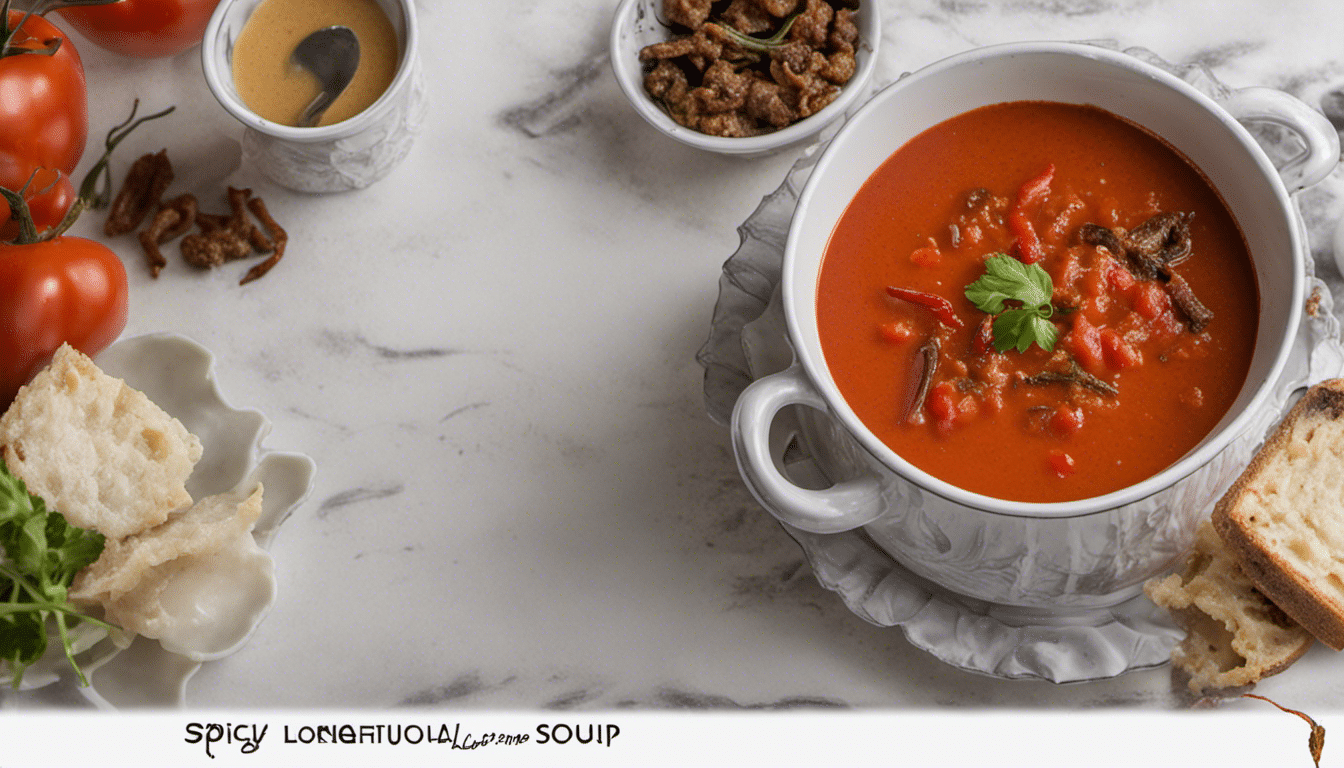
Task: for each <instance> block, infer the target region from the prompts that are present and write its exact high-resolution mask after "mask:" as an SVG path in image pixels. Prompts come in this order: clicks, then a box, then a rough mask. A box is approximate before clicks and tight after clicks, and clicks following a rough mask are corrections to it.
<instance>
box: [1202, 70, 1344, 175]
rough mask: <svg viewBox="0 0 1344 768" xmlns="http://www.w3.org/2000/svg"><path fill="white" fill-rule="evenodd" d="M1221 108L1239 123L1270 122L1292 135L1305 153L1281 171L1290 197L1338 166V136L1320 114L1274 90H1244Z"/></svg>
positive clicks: (1285, 165)
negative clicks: (1296, 138) (1300, 141)
mask: <svg viewBox="0 0 1344 768" xmlns="http://www.w3.org/2000/svg"><path fill="white" fill-rule="evenodd" d="M1219 104H1220V105H1221V106H1222V107H1223V109H1225V110H1227V111H1228V113H1229V114H1231V115H1232V117H1234V118H1236V119H1237V121H1238V122H1242V123H1255V122H1267V123H1272V124H1274V125H1277V126H1280V127H1282V128H1285V129H1287V130H1288V131H1291V132H1292V133H1294V134H1296V135H1297V136H1298V138H1300V139H1301V140H1302V144H1303V146H1304V147H1305V149H1303V150H1302V152H1300V153H1298V154H1297V155H1296V156H1295V157H1293V158H1291V159H1289V160H1288V162H1286V163H1284V165H1283V166H1282V167H1281V168H1279V169H1278V170H1279V176H1280V177H1281V178H1282V179H1283V185H1284V186H1285V187H1286V188H1287V189H1288V194H1290V195H1291V194H1293V193H1294V192H1300V191H1301V190H1303V189H1305V188H1307V187H1310V186H1312V185H1313V184H1316V183H1317V182H1319V181H1321V180H1323V179H1324V178H1325V177H1326V176H1328V175H1330V172H1331V171H1333V170H1334V169H1335V166H1336V165H1337V164H1338V163H1339V134H1338V133H1336V132H1335V127H1334V126H1333V125H1331V124H1330V121H1329V120H1327V119H1326V118H1325V115H1322V114H1321V113H1320V112H1317V111H1316V110H1314V109H1312V108H1311V107H1310V106H1308V105H1307V104H1306V103H1305V102H1303V101H1301V100H1299V99H1297V98H1296V97H1294V96H1290V95H1289V94H1287V93H1284V92H1283V91H1280V90H1276V89H1274V88H1262V87H1252V88H1242V89H1239V90H1237V91H1234V92H1233V93H1232V95H1230V96H1228V97H1227V98H1225V99H1223V100H1221V101H1220V102H1219Z"/></svg>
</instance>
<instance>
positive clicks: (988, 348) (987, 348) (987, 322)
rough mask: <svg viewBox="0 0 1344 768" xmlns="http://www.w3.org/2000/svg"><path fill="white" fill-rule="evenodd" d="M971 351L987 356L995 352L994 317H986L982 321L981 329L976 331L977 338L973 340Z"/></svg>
mask: <svg viewBox="0 0 1344 768" xmlns="http://www.w3.org/2000/svg"><path fill="white" fill-rule="evenodd" d="M971 351H972V352H974V353H975V354H977V355H987V354H989V353H990V352H992V351H994V316H993V315H986V316H985V319H983V320H981V321H980V327H979V328H977V329H975V336H974V338H972V339H971Z"/></svg>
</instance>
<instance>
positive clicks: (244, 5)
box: [201, 0, 425, 192]
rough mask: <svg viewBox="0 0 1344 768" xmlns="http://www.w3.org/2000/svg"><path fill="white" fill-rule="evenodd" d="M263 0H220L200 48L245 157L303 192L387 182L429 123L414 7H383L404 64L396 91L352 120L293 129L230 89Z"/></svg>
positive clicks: (398, 0) (391, 0) (408, 2)
mask: <svg viewBox="0 0 1344 768" xmlns="http://www.w3.org/2000/svg"><path fill="white" fill-rule="evenodd" d="M261 2H262V0H222V2H220V4H219V6H218V7H217V8H215V13H214V16H212V17H211V18H210V25H209V26H207V27H206V28H205V39H204V40H202V41H201V66H202V68H203V69H204V71H205V82H206V84H207V85H208V86H209V87H210V91H211V92H212V93H213V94H214V95H215V98H216V99H218V100H219V103H220V105H221V106H223V107H224V109H225V110H227V111H228V113H229V114H231V115H233V116H234V117H235V118H237V119H238V121H239V122H241V123H242V124H243V125H244V126H246V130H245V131H244V134H243V157H244V160H245V161H246V162H249V163H251V164H252V165H254V166H256V168H257V169H258V170H260V171H261V172H262V173H263V174H265V175H266V177H267V178H269V179H271V180H272V181H274V182H276V183H277V184H280V185H283V186H285V187H289V188H290V189H295V190H299V191H301V192H341V191H344V190H349V189H361V188H363V187H367V186H368V185H370V184H372V183H373V182H375V181H377V180H378V179H381V178H382V177H383V176H386V175H387V174H388V172H389V171H391V170H392V168H393V167H394V166H396V165H397V163H399V162H401V161H402V160H403V159H404V158H405V157H406V155H407V153H408V152H410V149H411V144H412V143H413V142H414V139H415V134H416V133H417V131H418V130H419V128H420V124H421V123H422V122H423V121H424V115H425V86H424V78H423V76H422V75H421V72H420V60H419V54H418V50H417V49H418V45H419V33H418V32H417V27H416V20H415V2H414V0H378V4H379V5H380V6H382V8H383V10H384V11H385V12H386V13H387V16H388V18H389V19H390V20H391V21H392V27H393V28H394V29H395V30H396V32H397V41H398V43H400V45H401V61H400V63H399V65H398V67H397V74H396V75H395V76H394V78H393V80H392V84H391V85H390V86H388V88H387V90H386V91H385V92H384V93H383V95H382V96H380V97H379V98H378V100H377V101H375V102H374V103H373V104H372V105H371V106H370V107H369V108H368V109H366V110H364V111H363V112H360V113H359V114H357V115H355V116H354V117H352V118H350V119H348V120H342V121H341V122H339V123H333V124H332V125H323V126H317V127H313V128H295V127H293V126H288V125H281V124H280V123H275V122H272V121H270V120H267V119H265V118H263V117H261V116H259V115H257V114H256V113H254V112H252V110H250V109H248V108H247V105H246V104H244V103H243V100H242V99H241V98H239V96H238V89H237V88H236V87H235V86H234V83H233V44H234V41H235V40H237V39H238V33H239V32H241V31H242V29H243V25H244V24H246V23H247V19H248V17H250V16H251V15H252V11H253V10H255V9H256V7H257V6H258V5H260V4H261Z"/></svg>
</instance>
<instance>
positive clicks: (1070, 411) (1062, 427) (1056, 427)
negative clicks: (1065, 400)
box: [1050, 405, 1083, 437]
mask: <svg viewBox="0 0 1344 768" xmlns="http://www.w3.org/2000/svg"><path fill="white" fill-rule="evenodd" d="M1082 428H1083V409H1082V408H1079V407H1077V406H1067V405H1061V406H1059V407H1057V408H1055V411H1054V413H1052V414H1050V430H1051V431H1052V432H1054V433H1055V434H1056V435H1059V436H1060V437H1068V436H1069V435H1072V434H1073V433H1075V432H1077V431H1078V430H1080V429H1082Z"/></svg>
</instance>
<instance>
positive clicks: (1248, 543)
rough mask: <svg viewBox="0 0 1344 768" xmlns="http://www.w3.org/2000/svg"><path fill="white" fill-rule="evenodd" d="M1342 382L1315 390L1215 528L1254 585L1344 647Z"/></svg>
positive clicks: (1258, 458) (1220, 510)
mask: <svg viewBox="0 0 1344 768" xmlns="http://www.w3.org/2000/svg"><path fill="white" fill-rule="evenodd" d="M1341 417H1344V379H1333V380H1330V381H1326V382H1322V383H1320V384H1317V385H1316V386H1313V387H1312V388H1311V389H1309V390H1308V391H1307V393H1306V395H1304V396H1303V397H1302V399H1301V400H1300V401H1299V402H1298V403H1297V405H1295V406H1293V409H1292V410H1291V411H1289V412H1288V415H1287V416H1286V417H1284V419H1283V421H1282V422H1281V423H1280V424H1279V426H1278V428H1277V429H1276V430H1275V431H1274V433H1273V434H1272V435H1271V436H1270V437H1269V439H1268V440H1267V441H1266V442H1265V445H1264V446H1263V447H1262V448H1261V449H1260V451H1259V452H1258V453H1257V454H1256V455H1255V458H1254V459H1252V461H1251V463H1250V465H1248V466H1247V467H1246V470H1245V471H1244V472H1242V474H1241V477H1239V478H1238V479H1237V481H1236V482H1235V483H1234V484H1233V485H1232V487H1231V489H1229V490H1228V492H1227V494H1226V495H1225V496H1223V498H1222V499H1221V500H1219V502H1218V504H1217V505H1216V506H1215V507H1214V511H1213V525H1214V527H1215V528H1216V529H1217V531H1218V534H1219V536H1221V537H1222V539H1223V541H1224V542H1226V544H1227V547H1228V549H1229V551H1230V552H1231V553H1232V555H1233V556H1234V557H1235V558H1236V560H1237V563H1238V565H1240V566H1241V569H1242V571H1244V572H1245V573H1246V575H1247V576H1249V577H1250V578H1251V580H1252V581H1253V582H1255V585H1256V587H1257V588H1258V589H1259V590H1260V591H1261V592H1263V593H1264V594H1265V596H1266V597H1268V598H1269V599H1270V600H1272V601H1274V603H1275V604H1276V605H1278V606H1279V607H1280V608H1282V609H1283V611H1284V612H1285V613H1287V614H1288V615H1289V616H1291V617H1292V618H1293V619H1294V620H1295V621H1297V623H1299V624H1301V625H1302V626H1303V627H1305V628H1306V629H1307V630H1308V631H1310V632H1311V633H1312V634H1313V635H1315V636H1316V637H1317V638H1319V639H1320V640H1321V642H1323V643H1325V644H1326V645H1328V646H1330V647H1331V648H1334V649H1335V650H1337V651H1338V650H1340V649H1342V648H1344V418H1341Z"/></svg>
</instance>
